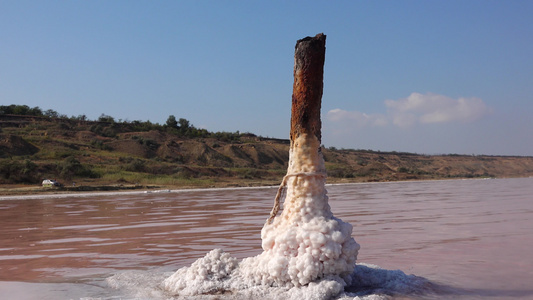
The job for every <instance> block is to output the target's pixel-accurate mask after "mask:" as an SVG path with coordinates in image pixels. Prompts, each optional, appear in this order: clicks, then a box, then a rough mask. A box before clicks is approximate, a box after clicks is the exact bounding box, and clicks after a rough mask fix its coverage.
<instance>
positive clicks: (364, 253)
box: [0, 178, 533, 299]
mask: <svg viewBox="0 0 533 300" xmlns="http://www.w3.org/2000/svg"><path fill="white" fill-rule="evenodd" d="M327 189H328V192H329V194H328V195H329V197H330V200H329V202H330V205H331V206H332V211H333V213H334V214H335V216H337V217H339V218H341V219H343V220H344V221H348V222H349V223H351V224H352V225H353V226H354V231H353V236H354V238H355V239H356V241H357V242H358V243H359V244H360V245H361V247H362V248H361V250H360V252H359V257H358V262H362V263H368V264H375V265H379V266H380V267H382V268H384V269H388V270H395V269H399V270H402V271H403V272H405V273H407V274H415V275H417V276H420V277H424V278H426V279H428V280H430V281H431V282H433V283H435V284H436V285H438V286H440V287H441V288H440V289H439V291H437V292H435V291H434V290H432V291H431V292H428V294H427V295H394V297H396V298H401V299H405V298H417V297H423V298H424V297H426V298H439V299H440V298H453V299H456V298H460V299H472V298H491V299H533V250H532V249H533V178H520V179H493V180H449V181H428V182H398V183H372V184H353V185H335V186H328V187H327ZM276 191H277V188H256V189H230V190H198V191H181V192H179V191H171V192H166V191H162V192H159V193H125V194H101V195H98V194H93V195H70V196H57V197H26V198H16V197H11V198H10V197H0V225H1V226H0V299H81V298H83V299H90V298H101V299H129V298H130V299H131V298H134V297H130V296H129V295H128V294H127V292H125V291H123V290H115V289H113V288H111V287H109V286H108V285H107V283H106V280H105V279H106V278H108V277H110V276H113V275H114V274H117V273H120V272H124V271H125V270H133V271H136V272H138V276H140V277H143V276H144V277H145V278H141V279H140V280H139V281H137V282H136V283H135V284H136V285H139V282H141V286H140V287H137V288H139V289H142V288H143V286H142V282H147V283H146V285H147V286H146V289H153V288H154V287H153V286H154V283H153V281H157V280H159V279H161V278H164V277H165V276H166V274H167V273H168V272H172V271H175V270H176V269H178V268H179V267H182V266H186V265H189V264H190V263H192V262H193V261H195V260H196V259H197V258H200V257H202V256H204V255H205V253H206V252H208V251H210V250H212V249H214V248H222V249H223V250H224V251H226V252H229V253H231V254H232V255H233V256H236V257H239V258H244V257H248V256H253V255H257V254H259V253H260V252H261V248H260V245H261V240H260V230H261V228H262V226H263V224H264V221H265V220H266V218H267V217H268V214H269V212H270V209H271V207H272V204H273V199H274V197H275V194H276ZM150 281H152V282H151V283H150V284H149V283H148V282H150ZM132 284H133V283H132ZM372 292H373V291H368V293H369V294H372ZM380 293H381V294H383V293H384V294H387V290H384V291H383V290H382V291H380ZM391 294H393V293H392V292H391ZM154 297H155V296H154ZM146 298H149V297H146Z"/></svg>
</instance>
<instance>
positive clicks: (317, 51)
mask: <svg viewBox="0 0 533 300" xmlns="http://www.w3.org/2000/svg"><path fill="white" fill-rule="evenodd" d="M325 56H326V35H324V34H323V33H319V34H317V35H316V36H315V37H306V38H303V39H301V40H298V41H297V42H296V47H295V51H294V84H293V94H292V109H291V131H290V139H291V144H292V142H294V140H295V139H296V138H297V137H299V136H300V135H301V134H308V135H314V136H316V138H317V139H318V141H321V138H322V136H321V127H322V123H321V121H320V108H321V101H322V91H323V85H324V83H323V79H324V60H325Z"/></svg>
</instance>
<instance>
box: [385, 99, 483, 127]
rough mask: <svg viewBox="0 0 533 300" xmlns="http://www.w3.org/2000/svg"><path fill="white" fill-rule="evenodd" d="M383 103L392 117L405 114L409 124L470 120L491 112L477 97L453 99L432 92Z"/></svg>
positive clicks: (401, 117)
mask: <svg viewBox="0 0 533 300" xmlns="http://www.w3.org/2000/svg"><path fill="white" fill-rule="evenodd" d="M385 105H386V106H387V108H388V110H389V112H388V113H389V114H390V115H391V116H392V117H393V119H405V118H406V115H407V116H408V118H409V119H410V120H411V124H409V125H413V124H414V123H413V122H420V123H423V124H424V123H426V124H427V123H446V122H457V121H459V122H472V121H475V120H477V119H479V118H481V117H482V116H484V115H486V114H489V113H490V112H491V110H490V108H488V107H487V106H486V105H485V103H483V100H481V99H479V98H475V97H472V98H459V99H453V98H450V97H447V96H443V95H437V94H432V93H427V94H425V95H422V94H419V93H412V94H411V95H409V97H407V98H404V99H400V100H386V101H385ZM413 118H414V120H413ZM395 124H397V123H396V122H395ZM397 125H399V126H402V125H404V124H403V123H402V125H400V124H397Z"/></svg>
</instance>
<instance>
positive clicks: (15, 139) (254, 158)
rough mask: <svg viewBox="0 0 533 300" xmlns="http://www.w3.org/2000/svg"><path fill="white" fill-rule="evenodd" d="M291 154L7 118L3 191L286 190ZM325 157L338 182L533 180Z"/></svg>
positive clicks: (476, 164) (497, 160) (479, 167)
mask: <svg viewBox="0 0 533 300" xmlns="http://www.w3.org/2000/svg"><path fill="white" fill-rule="evenodd" d="M195 130H196V129H195ZM195 135H197V136H195ZM288 150H289V141H288V140H281V139H269V138H262V137H258V136H255V135H253V134H249V133H248V134H239V133H207V132H205V131H198V130H196V131H184V130H178V129H176V128H168V127H165V126H161V125H153V124H151V123H148V124H144V123H134V122H132V123H115V122H90V121H76V120H70V119H50V118H38V117H19V116H5V115H0V184H1V185H2V188H3V190H7V191H8V192H9V190H14V187H15V186H14V185H17V186H19V185H21V184H22V185H31V186H36V185H37V186H38V185H39V183H40V182H41V181H42V180H43V179H45V178H55V179H57V180H58V181H60V182H62V183H64V184H65V186H68V187H69V189H72V190H84V189H88V188H89V186H92V187H98V186H100V187H102V186H104V187H115V188H131V187H139V186H141V187H149V186H151V187H161V186H165V187H167V186H171V187H210V186H249V185H265V184H277V183H279V181H280V180H281V178H282V177H283V175H284V173H285V171H286V169H287V162H288V160H289V157H288ZM323 154H324V158H325V161H326V168H327V171H328V176H329V177H328V181H329V182H367V181H393V180H414V179H417V180H418V179H443V178H479V177H528V176H533V157H520V156H484V155H479V156H472V155H419V154H413V153H400V152H376V151H367V150H336V149H334V148H325V149H323ZM75 185H76V186H75ZM74 186H75V187H74ZM10 187H13V188H10ZM64 189H66V187H64Z"/></svg>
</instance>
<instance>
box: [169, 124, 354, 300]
mask: <svg viewBox="0 0 533 300" xmlns="http://www.w3.org/2000/svg"><path fill="white" fill-rule="evenodd" d="M289 155H290V156H289V167H288V171H287V175H288V178H287V191H286V199H285V203H284V208H283V212H282V213H281V215H280V216H278V217H276V218H275V219H274V220H273V222H272V223H268V222H267V223H266V224H265V225H264V227H263V229H262V230H261V239H262V248H263V253H261V254H260V255H258V256H255V257H250V258H245V259H244V260H242V261H241V262H238V261H237V259H235V258H233V257H231V256H230V255H229V254H227V253H224V252H222V251H221V250H220V249H215V250H213V251H211V252H209V253H208V254H207V255H206V256H205V257H204V258H201V259H199V260H197V261H196V262H194V263H193V264H192V265H191V266H190V267H188V268H182V269H180V270H178V271H177V272H176V273H174V274H173V275H172V276H170V277H169V278H167V279H165V280H164V282H163V287H164V289H165V290H166V291H168V292H169V293H171V294H173V295H180V296H185V295H189V296H193V295H202V294H210V293H211V294H212V293H219V292H222V291H235V290H242V289H250V288H253V287H259V286H263V287H265V286H266V287H279V288H283V289H286V290H287V293H288V295H291V294H298V295H300V296H301V292H302V291H303V290H306V291H308V292H310V293H311V294H312V295H315V296H317V297H314V296H313V297H311V298H308V297H306V299H329V298H331V297H333V296H335V295H337V294H339V293H340V292H341V291H343V289H344V287H345V286H346V285H350V284H351V283H352V276H351V274H352V273H353V271H354V268H355V263H356V260H357V254H358V251H359V248H360V247H359V245H358V244H357V243H356V242H355V240H354V239H353V238H352V237H351V234H352V226H351V225H350V224H349V223H346V222H343V221H342V220H340V219H338V218H336V217H334V216H333V214H332V212H331V208H330V206H329V204H328V197H327V195H326V193H327V191H326V189H325V176H324V175H325V172H326V171H325V166H324V159H323V157H322V153H321V151H320V143H319V141H318V139H317V138H316V137H314V136H309V135H306V134H302V135H300V136H299V137H298V138H296V139H295V140H294V141H293V142H292V145H291V149H290V153H289ZM291 174H305V175H298V176H291ZM293 290H294V291H293ZM291 291H293V292H291ZM308 296H309V295H308ZM295 299H296V298H295Z"/></svg>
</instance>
